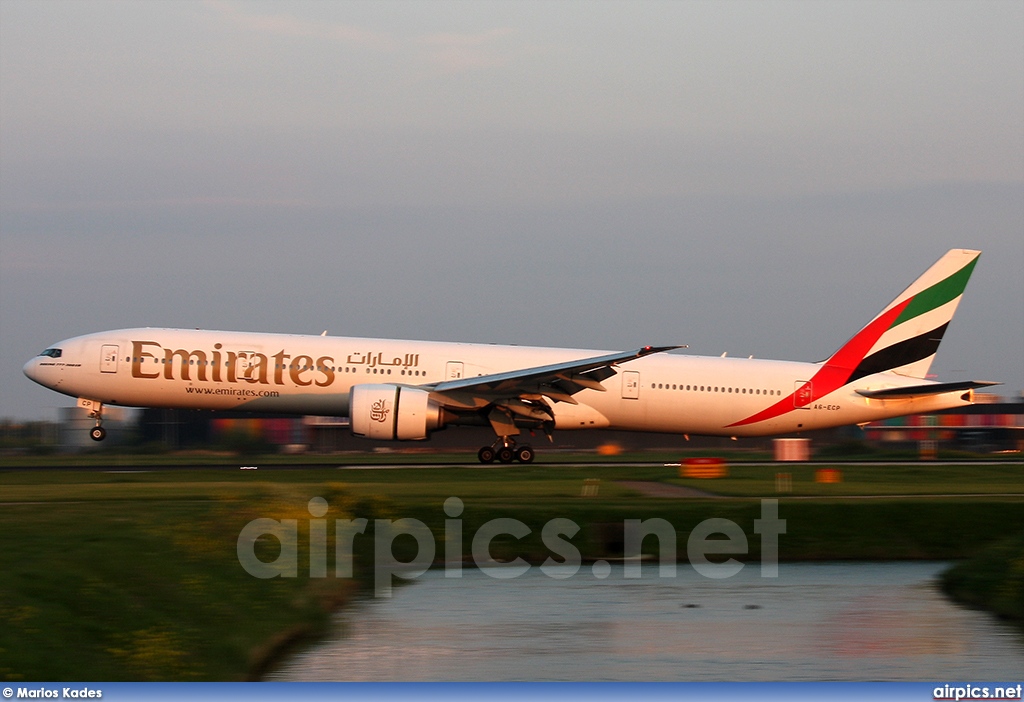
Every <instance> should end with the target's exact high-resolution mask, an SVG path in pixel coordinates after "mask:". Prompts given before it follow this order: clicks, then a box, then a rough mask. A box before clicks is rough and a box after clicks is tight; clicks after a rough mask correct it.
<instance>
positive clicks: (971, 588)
mask: <svg viewBox="0 0 1024 702" xmlns="http://www.w3.org/2000/svg"><path fill="white" fill-rule="evenodd" d="M942 589H943V591H945V592H946V594H947V595H949V596H950V597H952V598H953V599H954V600H956V601H958V602H961V603H963V604H967V605H969V606H972V607H977V608H980V609H985V610H988V611H990V612H993V613H994V614H996V615H997V616H999V617H1000V618H1002V619H1007V620H1010V621H1013V622H1015V623H1016V624H1017V625H1018V626H1019V627H1021V628H1024V533H1019V534H1016V535H1014V536H1011V537H1009V538H1006V539H1002V540H1000V541H997V542H996V543H993V544H990V545H989V546H987V547H985V548H983V549H981V550H980V551H979V552H978V553H977V554H975V555H974V556H973V557H971V558H969V559H967V560H965V561H962V562H960V563H958V564H956V565H955V566H953V567H952V568H950V569H949V570H947V571H946V572H945V573H943V574H942Z"/></svg>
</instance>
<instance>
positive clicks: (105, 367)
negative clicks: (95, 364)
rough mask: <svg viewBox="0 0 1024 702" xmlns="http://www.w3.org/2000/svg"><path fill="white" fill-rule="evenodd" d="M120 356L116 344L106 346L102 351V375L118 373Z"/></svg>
mask: <svg viewBox="0 0 1024 702" xmlns="http://www.w3.org/2000/svg"><path fill="white" fill-rule="evenodd" d="M118 355H119V354H118V347H117V345H116V344H104V345H103V348H102V349H101V351H100V373H116V372H117V357H118Z"/></svg>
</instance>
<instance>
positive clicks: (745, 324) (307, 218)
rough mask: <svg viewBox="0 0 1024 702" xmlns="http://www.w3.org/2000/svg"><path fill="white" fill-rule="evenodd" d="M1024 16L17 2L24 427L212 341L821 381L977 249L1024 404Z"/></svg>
mask: <svg viewBox="0 0 1024 702" xmlns="http://www.w3.org/2000/svg"><path fill="white" fill-rule="evenodd" d="M1022 28H1024V3H1021V2H1018V1H1016V0H1014V1H1008V2H984V1H982V2H960V3H954V2H915V1H913V0H908V1H906V2H860V1H858V2H826V1H824V0H823V1H821V2H738V1H729V0H725V1H723V2H682V1H679V2H600V1H595V2H569V1H564V2H546V1H545V2H415V1H403V2H386V1H381V0H375V1H373V2H345V3H334V2H244V3H243V2H232V1H230V0H209V1H206V2H201V1H197V2H160V1H158V0H157V1H153V2H146V3H139V2H94V1H91V0H82V1H78V2H70V1H64V2H61V1H57V0H54V1H52V2H35V1H22V0H2V1H0V417H11V418H19V419H53V418H56V409H57V408H58V407H62V406H70V405H71V404H73V402H74V401H73V400H72V399H71V398H66V397H64V396H61V395H58V394H56V393H53V392H51V391H49V390H46V389H44V388H42V387H39V386H36V385H35V384H34V383H32V382H31V381H29V380H28V379H27V378H25V377H24V376H23V375H22V372H21V367H22V365H23V364H24V363H25V362H26V361H27V360H28V359H29V358H31V357H32V356H34V355H35V354H37V353H38V352H39V351H41V350H42V349H44V348H46V347H47V346H49V345H51V344H53V343H54V342H57V341H59V340H61V339H66V338H69V337H72V336H76V335H79V334H85V333H90V332H95V331H102V330H106V329H118V328H125V327H135V326H171V327H186V328H193V327H202V328H211V329H228V330H248V331H267V332H286V333H310V334H319V333H321V332H322V331H324V330H325V329H326V330H327V331H328V333H329V334H331V335H339V336H373V337H388V338H408V339H437V340H450V341H478V342H493V343H515V344H523V345H527V344H529V345H540V346H548V345H550V346H560V347H574V348H584V349H608V350H622V349H629V348H636V347H639V346H643V345H647V344H688V345H689V347H690V348H689V352H690V353H695V354H700V355H720V354H721V353H723V352H728V353H729V355H732V356H748V355H754V356H755V357H758V358H781V359H788V360H797V361H819V360H822V359H824V358H825V357H827V356H828V355H829V354H831V353H832V352H833V351H834V350H836V349H837V348H838V347H839V346H840V345H842V344H843V342H845V341H846V340H847V339H848V338H849V337H850V336H852V335H853V334H854V333H855V332H856V331H857V330H858V329H859V328H860V327H861V326H863V325H864V324H865V323H866V322H867V321H869V320H870V319H871V318H872V317H873V316H874V315H875V314H876V313H877V312H878V311H880V310H881V309H882V307H884V306H885V305H886V304H887V303H888V302H889V301H890V300H892V299H893V298H894V297H895V296H896V295H897V294H898V293H899V292H900V291H901V290H903V289H904V288H905V287H906V286H907V285H908V284H909V283H910V282H911V281H912V280H913V279H914V278H916V277H917V276H918V275H919V274H920V273H922V272H923V271H924V270H925V269H926V268H928V267H929V266H930V265H931V264H932V263H933V262H934V261H935V260H937V259H938V258H939V257H940V256H941V255H942V254H943V253H944V252H945V251H946V250H948V249H950V248H959V247H962V248H976V249H981V250H982V251H983V253H982V256H981V259H980V262H979V264H978V266H977V268H976V269H975V272H974V276H973V278H972V280H971V282H970V284H969V285H968V287H967V291H966V294H965V296H964V298H963V301H962V303H961V305H960V309H959V312H958V314H957V316H956V318H954V320H953V322H952V324H951V325H950V328H949V330H948V332H947V334H946V337H945V340H944V342H943V344H942V347H941V348H940V349H939V354H938V357H937V359H936V362H935V364H934V365H933V366H932V372H933V373H935V374H936V375H937V377H938V378H939V379H942V380H949V381H954V380H968V379H974V380H996V381H1001V382H1003V383H1004V385H1003V386H1002V387H1001V388H999V389H998V390H997V391H998V392H999V393H1001V394H1003V395H1004V396H1006V397H1015V396H1020V394H1021V392H1022V390H1024V30H1022Z"/></svg>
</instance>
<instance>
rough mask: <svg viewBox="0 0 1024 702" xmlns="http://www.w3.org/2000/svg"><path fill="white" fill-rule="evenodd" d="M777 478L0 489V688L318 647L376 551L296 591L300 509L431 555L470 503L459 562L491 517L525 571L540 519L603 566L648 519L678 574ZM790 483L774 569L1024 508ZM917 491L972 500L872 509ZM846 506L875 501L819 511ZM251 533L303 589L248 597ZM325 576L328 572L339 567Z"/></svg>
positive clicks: (230, 475)
mask: <svg viewBox="0 0 1024 702" xmlns="http://www.w3.org/2000/svg"><path fill="white" fill-rule="evenodd" d="M115 469H116V467H115ZM775 470H776V469H774V468H771V467H759V466H733V467H732V472H731V475H730V477H729V478H728V479H725V480H704V481H685V480H680V479H679V478H677V477H676V476H677V475H678V472H677V471H676V469H673V468H664V467H661V466H657V465H654V466H645V467H624V466H612V465H601V466H595V465H587V466H580V465H572V464H560V465H537V464H534V465H526V466H523V465H518V464H516V465H509V466H498V465H495V466H488V467H482V466H479V465H460V466H451V467H432V468H418V469H417V468H411V469H395V470H339V469H338V468H337V467H336V465H327V466H324V467H320V468H301V469H300V468H291V469H278V470H267V469H261V470H258V471H238V470H223V469H222V470H205V471H204V470H195V469H191V468H187V467H181V468H173V469H168V470H159V471H152V472H139V473H118V472H104V471H102V470H95V469H89V470H59V471H58V470H45V471H27V470H21V471H4V472H0V534H2V535H3V545H2V548H0V679H8V680H12V681H15V680H41V679H47V680H160V679H173V680H235V679H244V678H246V677H248V676H251V675H255V674H258V673H259V672H260V670H261V669H262V665H263V663H265V661H266V660H268V658H269V657H271V656H272V655H273V653H274V652H275V651H276V650H277V649H278V647H279V646H280V645H283V644H285V643H287V642H288V641H290V640H292V639H294V638H296V637H298V636H302V635H306V636H311V635H312V636H315V635H317V634H318V633H320V632H323V631H324V630H325V627H326V626H327V623H328V620H329V612H330V611H331V610H332V609H333V608H334V607H336V606H337V605H338V604H339V603H341V602H344V601H346V600H347V599H348V598H350V597H352V596H357V591H358V590H359V589H360V588H362V590H363V592H365V591H367V589H368V587H369V585H370V579H371V576H372V568H371V565H372V562H371V560H370V558H371V555H372V549H373V537H372V535H370V534H367V535H365V536H361V537H357V539H356V544H357V575H358V577H357V578H356V579H355V580H354V581H349V580H339V579H337V578H334V577H329V578H325V579H319V578H313V579H311V578H309V577H308V552H307V550H306V548H305V544H307V543H308V537H307V536H306V534H305V533H304V530H305V527H304V525H306V524H308V520H309V518H310V514H309V512H308V509H307V503H308V501H309V499H310V498H312V497H316V496H320V497H324V498H325V499H327V501H328V503H329V505H330V511H329V512H328V514H327V517H326V518H327V519H328V520H333V519H336V518H347V517H353V516H358V517H366V518H368V519H370V520H371V524H372V520H373V519H374V518H389V519H397V518H402V517H411V518H416V519H420V520H421V521H423V522H425V523H426V524H427V525H428V526H429V527H430V528H431V529H432V531H433V533H434V534H435V538H436V541H437V544H438V557H440V556H441V553H442V548H441V539H442V538H443V534H444V529H445V519H446V515H445V514H444V511H443V509H442V505H443V503H444V500H445V499H447V498H448V497H451V496H457V497H459V498H461V499H462V500H463V502H464V504H465V511H464V512H463V514H462V516H461V519H462V521H463V533H464V535H465V537H464V544H463V549H464V553H465V554H467V555H468V554H469V552H470V542H471V539H472V534H474V533H475V532H476V530H477V529H478V528H479V527H480V526H481V525H482V524H484V523H485V522H487V521H489V520H491V519H495V518H498V517H510V518H514V519H518V520H520V521H522V522H524V523H526V524H527V525H528V526H529V527H530V529H531V530H532V533H531V534H530V535H528V536H527V537H526V538H524V539H522V540H521V541H517V540H515V539H512V538H504V539H498V540H496V541H495V542H494V544H493V549H492V554H493V555H494V556H495V557H498V558H515V557H523V558H526V559H527V560H530V561H533V562H539V561H543V560H544V559H545V558H547V557H548V556H551V555H552V554H551V553H550V552H549V551H548V549H547V548H546V547H545V545H544V544H543V542H542V540H541V538H540V530H541V528H542V527H543V525H544V524H545V523H546V522H547V521H549V520H550V519H553V518H556V517H564V518H568V519H571V520H573V521H574V522H576V523H577V524H578V525H580V527H581V530H580V533H579V535H578V536H577V537H576V538H574V539H573V543H574V544H575V545H576V546H577V547H578V548H579V549H580V550H581V551H582V552H583V554H584V556H585V557H590V558H598V557H602V556H609V555H616V554H615V548H616V547H615V544H614V543H613V542H609V540H608V530H607V528H606V527H604V526H602V525H609V524H618V525H621V524H622V522H623V520H624V519H637V518H638V519H650V518H652V517H660V518H663V519H666V520H668V521H669V522H670V523H671V524H672V525H673V526H674V527H675V529H676V531H677V543H678V545H679V550H680V554H681V557H682V554H685V544H686V538H687V536H688V534H689V532H690V531H691V530H692V529H693V527H694V526H696V525H697V524H698V523H699V522H701V521H702V520H704V519H708V518H711V517H719V518H726V519H731V520H733V521H735V522H736V523H737V524H739V525H740V526H741V527H742V528H743V530H744V532H745V533H746V535H747V539H748V544H749V553H748V556H747V557H748V558H750V559H756V558H757V557H758V556H759V553H760V537H759V535H757V534H756V533H755V532H754V520H755V519H758V518H759V517H761V503H760V501H759V500H758V499H756V498H758V497H761V496H766V497H773V496H774V495H775V493H774V473H775ZM786 470H788V472H791V473H792V474H793V487H794V492H795V493H797V494H814V491H820V492H818V493H817V494H818V495H820V498H816V499H788V498H787V497H785V496H783V497H782V498H781V500H780V506H779V516H780V517H781V518H783V519H785V520H786V521H787V531H786V533H785V534H784V535H782V536H781V537H780V539H779V546H780V554H781V557H782V558H783V559H786V560H807V559H887V558H890V559H895V558H900V559H903V558H929V559H933V558H938V559H949V558H964V557H967V556H970V555H973V554H974V553H976V552H977V550H978V548H980V547H983V546H985V545H987V544H991V543H993V542H995V541H997V540H998V539H1000V538H1006V537H1009V536H1011V535H1013V534H1018V533H1022V532H1024V509H1022V507H1024V498H1019V497H1018V498H1005V497H998V496H993V493H1006V492H1024V478H1022V468H1021V466H1020V465H997V466H979V465H975V466H970V465H967V466H958V465H954V466H898V467H884V466H857V467H852V468H851V467H844V468H843V470H844V473H845V477H846V482H844V483H842V484H840V485H818V484H816V483H813V481H812V476H813V468H811V467H808V466H796V467H792V468H787V469H786ZM587 478H597V479H599V480H600V481H601V482H600V490H599V494H598V496H597V497H582V496H581V488H582V487H583V484H584V482H583V481H584V480H585V479H587ZM621 480H646V481H660V482H669V483H682V484H686V485H693V486H695V487H698V488H701V489H704V490H709V491H712V492H715V493H719V494H725V495H730V497H727V498H723V499H693V500H691V499H685V500H680V499H652V498H644V497H641V496H639V495H637V494H636V493H635V492H634V491H632V490H629V489H627V488H625V487H624V486H622V485H620V484H619V483H618V481H621ZM928 491H932V492H937V493H942V494H960V493H968V492H970V493H978V494H980V496H978V497H971V498H948V497H941V498H940V497H919V498H913V499H904V498H898V497H886V495H892V494H898V495H902V494H921V493H923V492H928ZM983 493H988V495H987V496H986V495H985V494H983ZM842 494H871V495H880V496H882V497H881V498H879V499H871V500H839V499H829V498H830V496H838V495H842ZM257 517H269V518H273V519H296V520H298V523H299V525H300V535H299V545H300V548H299V561H298V562H299V576H298V577H296V578H273V579H270V580H260V579H257V578H253V577H251V576H250V575H248V574H247V573H246V572H245V571H244V570H243V569H242V568H241V566H240V565H239V563H238V560H237V556H236V542H237V538H238V534H239V532H240V531H241V529H242V527H243V526H244V525H245V524H247V523H248V522H249V521H250V520H252V519H254V518H257ZM329 523H330V522H329ZM371 529H372V527H371ZM371 529H368V532H369V531H371ZM332 532H333V530H331V529H329V530H328V533H329V534H331V533H332ZM414 546H415V544H414V542H413V541H412V539H411V538H409V537H400V538H399V539H398V540H396V541H395V552H396V555H397V556H398V557H399V558H401V559H403V560H408V559H409V558H411V556H412V551H413V550H414ZM259 548H260V549H263V550H261V554H262V556H263V557H264V558H265V559H266V560H271V559H272V558H273V557H274V555H275V554H276V551H275V548H277V547H276V545H274V544H272V543H268V544H263V545H261V546H260V547H259ZM644 550H645V551H646V552H650V553H654V552H655V551H656V550H657V544H656V542H655V541H654V540H653V539H648V540H647V541H646V542H645V544H644ZM333 552H334V550H333V542H332V541H331V540H330V539H329V544H328V553H329V554H333ZM328 564H329V572H332V571H331V570H330V566H332V565H333V558H330V559H329V561H328Z"/></svg>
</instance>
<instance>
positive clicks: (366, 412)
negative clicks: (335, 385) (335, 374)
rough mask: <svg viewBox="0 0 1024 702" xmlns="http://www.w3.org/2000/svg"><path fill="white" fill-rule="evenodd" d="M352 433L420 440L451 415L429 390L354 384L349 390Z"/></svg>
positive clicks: (369, 436)
mask: <svg viewBox="0 0 1024 702" xmlns="http://www.w3.org/2000/svg"><path fill="white" fill-rule="evenodd" d="M349 415H350V417H351V419H352V433H353V434H355V435H356V436H362V437H364V438H367V439H382V440H386V441H393V440H396V439H397V440H399V441H419V440H423V439H426V438H427V437H428V436H429V435H430V432H432V431H436V430H437V429H441V428H442V427H444V425H445V424H446V423H447V421H448V420H449V419H451V418H452V417H450V416H449V413H448V412H446V411H445V409H444V408H443V407H441V406H440V405H439V404H437V403H436V402H434V401H432V400H431V399H430V393H429V392H427V391H426V390H420V389H419V388H410V387H404V386H402V385H386V384H381V385H375V384H365V385H355V386H353V387H352V390H351V392H350V393H349Z"/></svg>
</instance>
